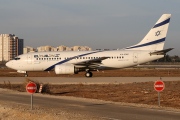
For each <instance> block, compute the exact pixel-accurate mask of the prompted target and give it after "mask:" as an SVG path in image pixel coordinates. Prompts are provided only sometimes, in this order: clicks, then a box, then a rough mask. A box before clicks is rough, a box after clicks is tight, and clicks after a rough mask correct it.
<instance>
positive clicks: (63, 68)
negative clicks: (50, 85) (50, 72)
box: [54, 64, 79, 74]
mask: <svg viewBox="0 0 180 120" xmlns="http://www.w3.org/2000/svg"><path fill="white" fill-rule="evenodd" d="M54 71H55V73H56V74H77V73H78V72H79V70H78V69H77V68H75V66H74V65H73V64H62V65H56V66H55V69H54Z"/></svg>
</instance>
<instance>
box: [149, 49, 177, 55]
mask: <svg viewBox="0 0 180 120" xmlns="http://www.w3.org/2000/svg"><path fill="white" fill-rule="evenodd" d="M172 49H174V48H168V49H164V50H160V51H155V52H151V53H149V54H150V55H165V54H166V53H167V52H169V51H171V50H172Z"/></svg>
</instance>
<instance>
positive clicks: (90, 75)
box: [85, 72, 93, 77]
mask: <svg viewBox="0 0 180 120" xmlns="http://www.w3.org/2000/svg"><path fill="white" fill-rule="evenodd" d="M85 76H86V77H92V76H93V74H92V72H86V73H85Z"/></svg>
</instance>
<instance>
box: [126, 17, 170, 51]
mask: <svg viewBox="0 0 180 120" xmlns="http://www.w3.org/2000/svg"><path fill="white" fill-rule="evenodd" d="M170 17H171V14H163V15H162V16H161V17H160V18H159V20H158V21H157V22H156V24H155V25H154V27H152V28H151V30H150V31H149V32H148V34H147V35H146V36H145V37H144V39H143V40H142V41H141V42H139V43H138V44H136V45H133V46H130V47H127V48H125V49H126V50H162V49H163V47H164V42H165V39H166V35H167V31H168V27H169V22H170Z"/></svg>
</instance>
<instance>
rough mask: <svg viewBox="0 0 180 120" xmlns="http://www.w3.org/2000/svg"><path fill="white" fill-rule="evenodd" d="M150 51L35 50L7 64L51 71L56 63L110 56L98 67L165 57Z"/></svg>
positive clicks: (30, 69)
mask: <svg viewBox="0 0 180 120" xmlns="http://www.w3.org/2000/svg"><path fill="white" fill-rule="evenodd" d="M150 52H151V51H139V50H133V51H131V50H115V51H64V52H34V53H27V54H23V55H20V56H18V59H17V60H11V61H9V62H8V63H7V64H6V65H7V66H8V67H10V68H12V69H15V70H18V71H49V70H51V69H53V68H54V67H55V65H61V64H64V65H65V64H76V63H78V62H83V61H87V60H92V59H97V58H100V57H109V58H107V59H105V60H102V62H101V64H100V65H99V67H98V68H97V69H113V68H114V69H117V68H125V67H130V66H136V65H139V64H142V63H146V62H149V61H153V60H156V59H159V58H162V57H163V55H150V54H149V53H150ZM77 67H81V66H77Z"/></svg>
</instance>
